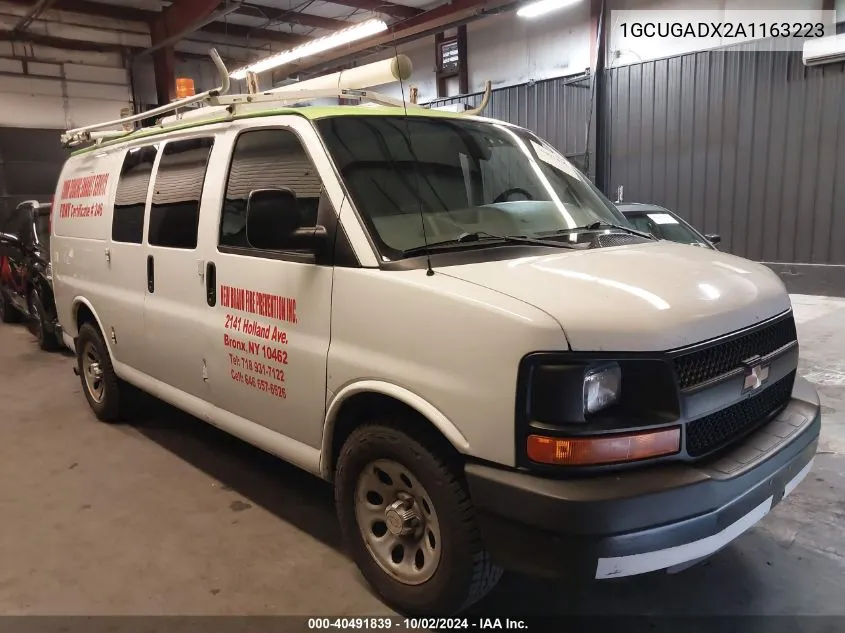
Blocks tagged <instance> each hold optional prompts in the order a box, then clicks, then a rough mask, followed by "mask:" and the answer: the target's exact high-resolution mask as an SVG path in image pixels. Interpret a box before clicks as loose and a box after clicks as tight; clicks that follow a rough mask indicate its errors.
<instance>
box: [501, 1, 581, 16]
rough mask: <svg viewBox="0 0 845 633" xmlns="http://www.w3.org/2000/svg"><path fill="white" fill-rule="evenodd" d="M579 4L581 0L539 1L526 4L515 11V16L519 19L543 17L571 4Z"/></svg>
mask: <svg viewBox="0 0 845 633" xmlns="http://www.w3.org/2000/svg"><path fill="white" fill-rule="evenodd" d="M579 2H581V0H539V2H532V3H530V4H526V5H525V6H524V7H522V8H521V9H519V10H517V12H516V14H517V15H518V16H519V17H521V18H536V17H537V16H539V15H545V14H546V13H550V12H552V11H557V10H558V9H564V8H566V7H571V6H572V5H573V4H578V3H579Z"/></svg>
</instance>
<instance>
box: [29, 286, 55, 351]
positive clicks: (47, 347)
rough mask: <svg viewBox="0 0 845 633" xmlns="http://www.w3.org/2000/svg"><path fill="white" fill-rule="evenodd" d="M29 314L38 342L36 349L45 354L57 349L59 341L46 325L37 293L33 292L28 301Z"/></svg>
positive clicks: (42, 307)
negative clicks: (38, 348)
mask: <svg viewBox="0 0 845 633" xmlns="http://www.w3.org/2000/svg"><path fill="white" fill-rule="evenodd" d="M29 305H30V312H31V314H32V318H33V321H34V323H33V325H34V327H35V338H36V340H37V341H38V347H40V348H41V349H42V350H44V351H45V352H52V351H54V350H56V349H58V347H59V341H58V339H57V338H56V335H55V334H54V333H53V330H52V328H51V327H50V326H49V325H47V321H46V312H45V311H44V304H43V303H42V302H41V297H39V296H38V293H37V292H33V293H32V296H31V297H30V299H29Z"/></svg>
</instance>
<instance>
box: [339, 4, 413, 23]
mask: <svg viewBox="0 0 845 633" xmlns="http://www.w3.org/2000/svg"><path fill="white" fill-rule="evenodd" d="M329 1H330V2H331V3H332V4H339V5H341V6H344V7H352V8H353V9H361V10H363V11H373V12H374V13H384V14H385V15H389V16H390V17H393V18H399V19H403V20H404V19H406V18H412V17H414V16H416V15H420V14H421V13H423V11H422V9H417V8H415V7H406V6H404V5H401V4H393V3H392V2H384V0H329Z"/></svg>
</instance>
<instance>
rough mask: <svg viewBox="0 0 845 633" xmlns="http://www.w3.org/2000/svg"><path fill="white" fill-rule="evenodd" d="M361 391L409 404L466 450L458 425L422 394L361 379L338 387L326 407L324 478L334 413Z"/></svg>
mask: <svg viewBox="0 0 845 633" xmlns="http://www.w3.org/2000/svg"><path fill="white" fill-rule="evenodd" d="M361 393H377V394H381V395H384V396H388V397H390V398H393V399H394V400H398V401H399V402H401V403H403V404H405V405H407V406H409V407H411V408H412V409H413V410H414V411H416V412H417V413H419V414H420V415H422V416H423V417H424V418H425V419H426V420H428V421H429V422H431V424H433V425H434V427H435V428H436V429H437V430H438V431H440V433H442V434H443V437H445V438H446V439H447V440H448V441H449V443H451V444H452V446H454V447H455V449H456V450H457V451H458V452H460V453H468V452H469V448H470V446H469V442H468V441H467V439H466V438H465V437H464V435H463V434H462V433H461V432H460V431H459V430H458V427H456V426H455V425H454V424H453V423H452V421H451V420H449V418H447V417H446V416H445V415H443V413H442V412H441V411H440V410H439V409H438V408H437V407H435V406H434V405H433V404H431V403H430V402H428V401H427V400H426V399H425V398H423V397H422V396H420V395H418V394H416V393H414V392H413V391H410V390H408V389H406V388H404V387H400V386H399V385H395V384H393V383H390V382H386V381H382V380H360V381H357V382H354V383H351V384H348V385H345V386H344V387H343V388H342V389H340V391H338V392H337V394H336V395H335V396H334V398H332V400H331V402H330V403H329V405H328V407H327V410H326V419H325V422H324V424H323V441H322V450H321V452H320V474H321V475H322V477H324V478H325V479H331V475H332V473H331V461H332V460H331V456H332V450H333V446H332V441H333V436H334V428H335V423H336V421H337V415H338V413H339V412H340V410H341V408H342V407H343V404H344V403H345V402H346V401H347V400H349V398H351V397H352V396H355V395H357V394H361Z"/></svg>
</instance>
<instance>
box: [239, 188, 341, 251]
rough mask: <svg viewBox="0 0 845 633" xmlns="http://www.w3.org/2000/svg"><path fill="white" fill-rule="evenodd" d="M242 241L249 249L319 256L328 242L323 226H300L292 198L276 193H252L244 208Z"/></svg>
mask: <svg viewBox="0 0 845 633" xmlns="http://www.w3.org/2000/svg"><path fill="white" fill-rule="evenodd" d="M246 239H247V241H248V242H249V244H250V245H251V246H252V247H253V248H259V249H264V250H274V251H278V250H297V251H300V250H304V251H311V252H316V253H319V252H322V250H323V247H324V246H325V244H326V243H327V242H328V233H327V231H326V228H325V227H323V226H305V227H303V226H301V225H300V215H299V206H298V204H297V201H296V194H295V193H294V192H293V191H292V190H290V189H288V188H287V187H283V188H280V189H256V190H254V191H252V192H250V194H249V198H248V200H247V204H246Z"/></svg>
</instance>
